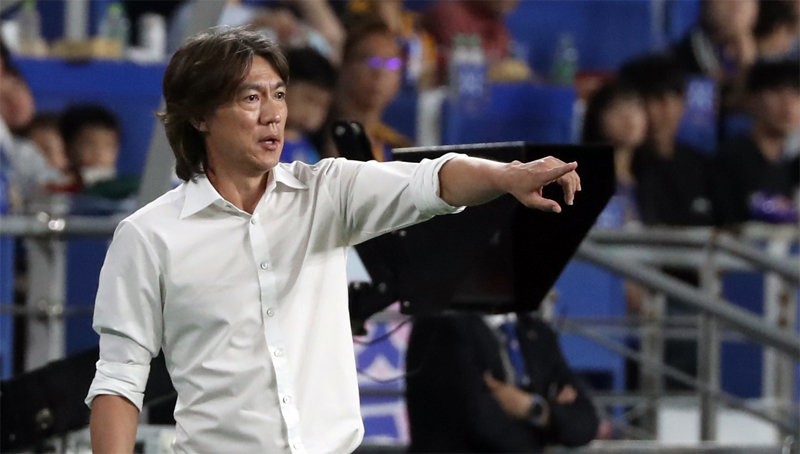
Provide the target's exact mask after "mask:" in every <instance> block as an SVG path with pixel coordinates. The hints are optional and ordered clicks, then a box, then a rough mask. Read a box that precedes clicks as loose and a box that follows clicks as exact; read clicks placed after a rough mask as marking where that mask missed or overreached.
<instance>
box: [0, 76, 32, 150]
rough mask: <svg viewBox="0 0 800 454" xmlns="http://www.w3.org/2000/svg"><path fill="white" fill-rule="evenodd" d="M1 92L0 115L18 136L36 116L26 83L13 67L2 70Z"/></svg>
mask: <svg viewBox="0 0 800 454" xmlns="http://www.w3.org/2000/svg"><path fill="white" fill-rule="evenodd" d="M2 83H3V85H2V90H0V115H2V117H3V119H5V122H6V125H7V126H8V128H9V129H10V130H11V132H13V133H14V134H19V133H20V132H22V131H24V130H25V128H27V127H28V124H30V122H31V120H33V116H34V115H35V114H36V104H35V103H34V101H33V93H31V89H30V87H28V83H27V82H25V79H24V78H23V77H22V74H21V73H20V72H19V71H18V70H17V69H16V68H15V67H13V66H10V63H9V67H7V68H5V69H4V70H3V78H2Z"/></svg>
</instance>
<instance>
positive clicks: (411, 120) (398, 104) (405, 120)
mask: <svg viewBox="0 0 800 454" xmlns="http://www.w3.org/2000/svg"><path fill="white" fill-rule="evenodd" d="M418 102H419V93H418V92H417V90H416V89H414V88H411V87H405V88H403V89H402V90H401V91H400V93H398V94H397V96H395V98H394V100H392V102H391V104H389V106H388V107H386V111H385V112H384V113H383V122H384V123H386V124H387V125H389V126H391V127H392V128H394V129H396V130H397V131H398V132H400V133H402V134H403V135H404V136H406V137H408V138H409V139H411V141H412V142H413V141H414V139H415V138H416V137H417V104H418Z"/></svg>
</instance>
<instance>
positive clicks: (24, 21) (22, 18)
mask: <svg viewBox="0 0 800 454" xmlns="http://www.w3.org/2000/svg"><path fill="white" fill-rule="evenodd" d="M17 24H18V25H17V26H18V27H19V28H18V29H19V35H18V36H19V50H20V53H21V54H23V55H44V54H45V53H46V52H47V51H46V48H45V45H44V40H42V33H41V24H40V18H39V11H38V10H37V9H36V1H35V0H26V1H25V3H23V4H22V8H21V9H20V11H19V15H18V16H17Z"/></svg>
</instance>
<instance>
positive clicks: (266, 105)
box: [259, 100, 282, 125]
mask: <svg viewBox="0 0 800 454" xmlns="http://www.w3.org/2000/svg"><path fill="white" fill-rule="evenodd" d="M281 118H282V116H281V108H280V106H278V105H277V103H276V102H275V101H272V100H267V101H265V102H263V103H261V115H260V116H259V121H260V122H261V123H262V124H265V125H269V124H272V123H275V124H278V123H280V122H281Z"/></svg>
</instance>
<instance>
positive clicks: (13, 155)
mask: <svg viewBox="0 0 800 454" xmlns="http://www.w3.org/2000/svg"><path fill="white" fill-rule="evenodd" d="M35 112H36V106H35V104H34V102H33V95H32V94H31V92H30V89H29V88H28V84H27V83H26V82H25V80H24V79H23V77H22V74H20V72H19V71H18V70H17V69H16V68H14V66H13V65H12V64H11V55H10V53H9V51H8V48H7V47H6V46H5V44H3V42H2V41H0V174H2V175H1V178H0V179H2V180H4V181H2V182H0V184H3V185H5V186H6V187H4V188H0V192H2V191H5V192H6V201H5V202H6V203H8V205H9V206H10V209H11V210H12V211H18V210H22V209H24V207H25V206H26V205H27V204H28V202H30V201H31V199H33V198H34V197H35V196H37V195H38V194H40V193H41V192H42V190H43V188H44V186H45V185H47V184H48V183H53V182H58V181H59V180H60V175H59V173H58V171H56V170H55V169H52V168H50V166H48V165H47V161H46V160H45V158H44V156H42V154H41V153H40V152H39V150H38V149H37V148H36V145H35V144H34V143H33V142H31V141H30V140H28V139H26V138H23V137H20V136H17V135H16V134H14V133H12V131H19V130H22V129H24V128H25V127H26V126H27V125H28V124H29V123H30V121H31V119H32V118H33V116H34V114H35ZM4 208H5V207H2V208H0V209H4Z"/></svg>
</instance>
